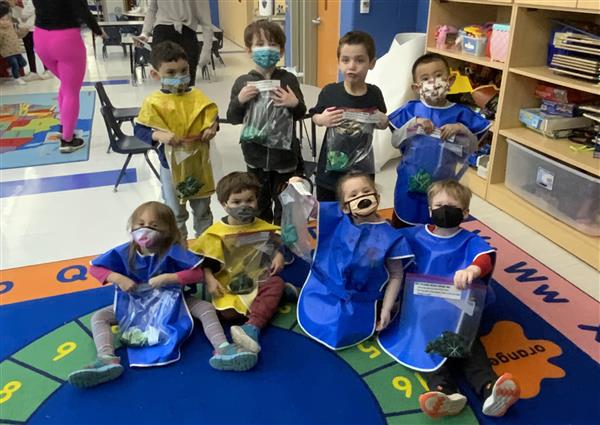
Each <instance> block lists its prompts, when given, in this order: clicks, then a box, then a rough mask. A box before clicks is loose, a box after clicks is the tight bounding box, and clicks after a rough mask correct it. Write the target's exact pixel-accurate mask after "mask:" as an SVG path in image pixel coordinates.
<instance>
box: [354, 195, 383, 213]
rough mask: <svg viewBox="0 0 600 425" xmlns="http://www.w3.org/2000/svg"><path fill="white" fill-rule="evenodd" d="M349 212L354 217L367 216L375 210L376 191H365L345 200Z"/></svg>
mask: <svg viewBox="0 0 600 425" xmlns="http://www.w3.org/2000/svg"><path fill="white" fill-rule="evenodd" d="M346 205H347V206H348V209H349V210H350V213H351V214H352V215H353V216H355V217H367V216H369V215H371V214H373V213H374V212H375V211H377V207H378V206H379V197H378V196H377V193H374V192H373V193H367V194H366V195H362V196H358V197H356V198H353V199H351V200H349V201H347V202H346Z"/></svg>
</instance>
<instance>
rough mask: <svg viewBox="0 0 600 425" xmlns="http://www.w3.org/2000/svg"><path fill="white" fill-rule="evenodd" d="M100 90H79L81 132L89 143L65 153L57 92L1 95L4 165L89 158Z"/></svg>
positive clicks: (0, 152)
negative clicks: (97, 92) (96, 100)
mask: <svg viewBox="0 0 600 425" xmlns="http://www.w3.org/2000/svg"><path fill="white" fill-rule="evenodd" d="M95 98H96V92H94V91H89V90H88V91H81V92H80V94H79V103H80V110H79V120H78V121H77V130H78V131H77V136H78V137H81V138H82V139H83V140H84V141H85V142H86V145H85V147H84V148H83V149H79V150H77V151H75V152H72V153H69V154H68V155H66V154H61V153H60V152H59V150H58V148H59V147H60V132H59V131H60V127H59V124H60V121H59V112H60V111H59V108H58V99H57V94H56V93H37V94H21V95H14V96H1V97H0V169H7V168H20V167H31V166H35V165H48V164H60V163H65V162H77V161H87V160H88V158H89V155H90V136H91V130H92V121H93V116H94V101H95Z"/></svg>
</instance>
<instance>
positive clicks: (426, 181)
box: [408, 170, 432, 193]
mask: <svg viewBox="0 0 600 425" xmlns="http://www.w3.org/2000/svg"><path fill="white" fill-rule="evenodd" d="M431 183H432V179H431V174H429V173H428V172H427V171H424V170H420V171H419V172H418V173H417V174H415V175H414V176H412V177H410V179H409V181H408V190H409V191H410V192H418V193H427V189H429V186H430V185H431Z"/></svg>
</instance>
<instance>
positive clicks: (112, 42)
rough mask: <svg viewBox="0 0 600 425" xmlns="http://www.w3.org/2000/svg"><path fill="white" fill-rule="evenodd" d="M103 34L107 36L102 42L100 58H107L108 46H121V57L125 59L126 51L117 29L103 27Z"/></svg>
mask: <svg viewBox="0 0 600 425" xmlns="http://www.w3.org/2000/svg"><path fill="white" fill-rule="evenodd" d="M104 32H105V33H106V35H107V36H108V37H107V38H105V39H103V40H102V57H103V58H104V59H106V58H107V57H108V50H107V47H108V46H121V47H122V48H123V56H125V57H127V49H126V48H125V45H124V44H123V42H122V38H121V32H120V30H119V28H118V27H105V28H104Z"/></svg>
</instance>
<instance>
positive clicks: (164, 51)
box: [150, 41, 188, 71]
mask: <svg viewBox="0 0 600 425" xmlns="http://www.w3.org/2000/svg"><path fill="white" fill-rule="evenodd" d="M179 59H183V60H185V61H186V62H187V61H188V57H187V54H186V53H185V50H183V47H181V46H180V45H179V44H177V43H173V42H172V41H163V42H162V43H158V44H156V45H154V46H152V52H151V53H150V63H151V64H152V67H153V68H154V69H156V70H157V71H158V68H160V66H161V65H162V64H163V63H165V62H176V61H178V60H179Z"/></svg>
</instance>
